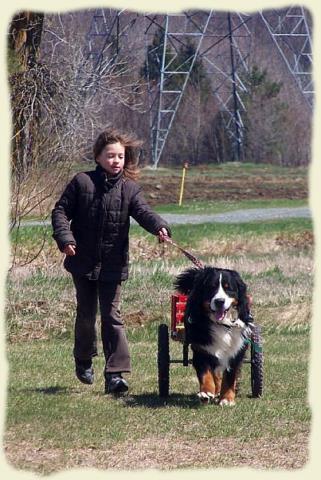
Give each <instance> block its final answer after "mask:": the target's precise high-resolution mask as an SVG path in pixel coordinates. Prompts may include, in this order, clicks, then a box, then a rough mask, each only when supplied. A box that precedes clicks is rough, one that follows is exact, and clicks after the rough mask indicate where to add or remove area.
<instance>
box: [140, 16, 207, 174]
mask: <svg viewBox="0 0 321 480" xmlns="http://www.w3.org/2000/svg"><path fill="white" fill-rule="evenodd" d="M211 17H212V10H210V11H209V12H208V13H200V12H198V13H194V14H193V13H178V14H167V15H165V16H160V15H157V16H156V15H155V16H154V17H150V16H149V15H145V19H146V21H148V22H149V25H148V27H147V28H146V31H145V32H146V33H149V34H150V33H151V32H153V33H154V35H155V28H151V25H152V24H153V26H154V27H155V26H156V29H157V30H160V35H159V40H160V42H159V44H158V45H155V46H154V47H152V48H150V49H149V51H148V54H147V78H148V82H149V98H150V116H151V121H150V129H151V143H152V154H153V165H154V167H155V168H156V167H157V165H158V162H159V160H160V156H161V154H162V151H163V148H164V145H165V142H166V139H167V137H168V134H169V131H170V128H171V126H172V123H173V120H174V118H175V115H176V112H177V109H178V106H179V104H180V102H181V100H182V97H183V94H184V91H185V88H186V85H187V82H188V79H189V77H190V75H191V72H192V69H193V67H194V64H195V60H196V58H197V55H198V53H199V50H200V48H201V45H202V42H203V39H204V35H205V34H206V31H207V28H208V25H209V22H210V20H211ZM157 30H156V31H157ZM191 39H193V40H194V41H193V42H191ZM153 59H154V63H155V62H156V65H157V66H158V68H159V73H160V77H159V80H157V76H158V75H157V74H156V82H155V76H154V75H151V63H152V62H153ZM154 66H155V65H154ZM154 73H155V72H154ZM155 84H156V85H155ZM155 86H156V96H155ZM153 93H154V94H153Z"/></svg>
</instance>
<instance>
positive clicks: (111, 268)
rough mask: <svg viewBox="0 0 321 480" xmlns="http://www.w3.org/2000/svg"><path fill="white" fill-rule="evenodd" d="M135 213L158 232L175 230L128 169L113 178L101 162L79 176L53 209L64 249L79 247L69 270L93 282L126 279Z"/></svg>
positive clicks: (70, 259) (55, 232)
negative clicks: (130, 175) (148, 200)
mask: <svg viewBox="0 0 321 480" xmlns="http://www.w3.org/2000/svg"><path fill="white" fill-rule="evenodd" d="M130 216H132V217H133V218H134V219H135V220H136V221H137V222H138V223H139V224H140V225H141V226H142V227H143V228H144V229H145V230H147V231H148V232H150V233H152V234H154V235H156V234H157V233H158V231H159V230H160V228H162V227H165V228H166V229H167V230H168V232H169V234H170V228H169V226H168V224H167V222H166V221H165V220H163V219H162V218H161V217H160V216H159V215H158V214H157V213H155V212H153V211H152V209H151V208H150V207H149V205H148V204H147V203H146V201H145V199H144V197H143V194H142V193H141V188H140V187H139V186H138V185H137V183H136V182H134V181H133V180H130V179H128V178H126V177H125V176H124V175H123V172H120V173H119V174H117V175H116V176H107V174H106V172H105V170H104V169H103V168H102V167H100V166H99V165H98V166H97V167H96V170H92V171H89V172H81V173H78V174H77V175H75V176H74V177H73V179H72V180H71V182H70V183H69V184H68V185H67V187H66V189H65V191H64V192H63V194H62V196H61V198H60V199H59V200H58V202H57V203H56V204H55V207H54V209H53V210H52V227H53V238H54V239H55V240H56V242H57V244H58V247H59V249H60V250H61V251H63V249H64V247H65V246H66V245H67V244H72V245H76V255H74V256H66V258H65V261H64V266H65V268H66V270H68V271H69V272H71V273H72V274H75V275H84V276H86V277H87V278H90V279H92V280H97V279H98V278H99V279H101V280H104V281H123V280H126V279H127V278H128V232H129V225H130V221H129V217H130ZM70 220H71V223H69V222H70Z"/></svg>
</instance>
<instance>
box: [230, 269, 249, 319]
mask: <svg viewBox="0 0 321 480" xmlns="http://www.w3.org/2000/svg"><path fill="white" fill-rule="evenodd" d="M233 276H234V279H235V280H236V285H237V293H238V305H237V309H238V314H239V318H240V320H242V321H243V322H244V323H248V322H249V315H250V301H249V300H250V297H249V295H247V285H246V283H244V282H243V280H242V279H241V277H240V275H239V274H238V273H237V272H235V271H233Z"/></svg>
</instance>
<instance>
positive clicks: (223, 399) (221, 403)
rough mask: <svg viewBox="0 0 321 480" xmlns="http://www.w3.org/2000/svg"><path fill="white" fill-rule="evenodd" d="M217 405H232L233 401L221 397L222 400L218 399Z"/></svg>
mask: <svg viewBox="0 0 321 480" xmlns="http://www.w3.org/2000/svg"><path fill="white" fill-rule="evenodd" d="M219 405H221V407H234V405H235V401H234V400H228V399H227V398H222V400H220V401H219Z"/></svg>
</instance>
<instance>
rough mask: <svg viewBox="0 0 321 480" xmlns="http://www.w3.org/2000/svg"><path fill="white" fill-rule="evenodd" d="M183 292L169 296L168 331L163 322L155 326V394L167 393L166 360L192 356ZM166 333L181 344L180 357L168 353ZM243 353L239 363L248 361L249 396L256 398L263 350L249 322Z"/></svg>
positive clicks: (260, 386)
mask: <svg viewBox="0 0 321 480" xmlns="http://www.w3.org/2000/svg"><path fill="white" fill-rule="evenodd" d="M187 298H188V297H187V296H186V295H181V294H173V295H172V296H171V325H170V334H169V328H168V326H167V324H165V323H162V324H160V325H159V327H158V355H157V361H158V387H159V396H160V397H167V396H168V394H169V379H170V364H171V363H182V364H183V366H184V367H187V366H188V365H189V364H190V363H192V360H191V359H189V358H188V355H189V344H188V343H186V341H185V327H184V312H185V307H186V301H187ZM169 337H170V338H171V339H172V340H174V341H177V342H181V343H182V346H183V356H182V359H172V358H171V357H170V349H169ZM246 350H247V351H246V355H245V357H244V360H243V363H249V364H250V366H251V367H250V368H251V391H252V397H254V398H257V397H260V396H262V393H263V352H262V339H261V333H260V327H259V326H258V325H255V324H254V323H253V324H252V333H251V336H250V338H249V339H248V341H247V345H246Z"/></svg>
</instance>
